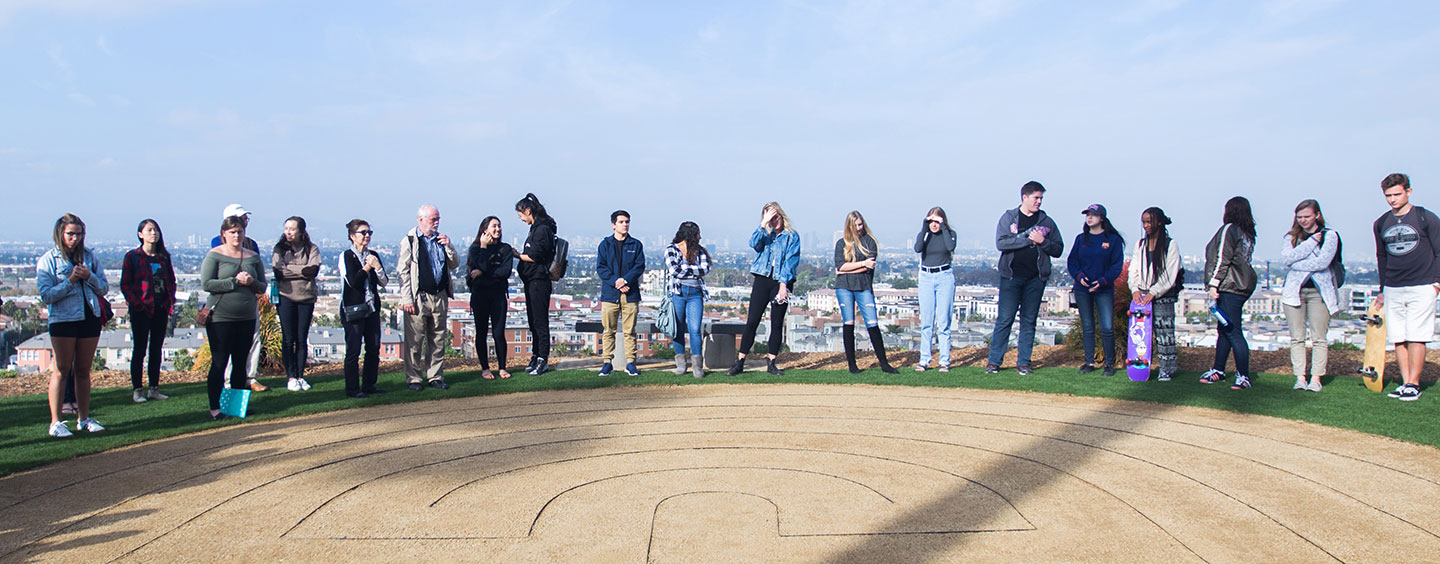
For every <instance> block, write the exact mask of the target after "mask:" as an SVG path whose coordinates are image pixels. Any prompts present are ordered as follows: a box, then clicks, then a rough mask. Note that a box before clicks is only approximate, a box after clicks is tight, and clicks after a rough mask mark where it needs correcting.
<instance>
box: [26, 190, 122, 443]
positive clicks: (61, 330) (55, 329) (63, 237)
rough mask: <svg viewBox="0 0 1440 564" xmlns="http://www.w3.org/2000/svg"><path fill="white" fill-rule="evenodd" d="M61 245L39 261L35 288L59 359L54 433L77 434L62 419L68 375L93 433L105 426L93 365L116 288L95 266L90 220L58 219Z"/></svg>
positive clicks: (79, 424) (82, 421) (82, 419)
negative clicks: (93, 400)
mask: <svg viewBox="0 0 1440 564" xmlns="http://www.w3.org/2000/svg"><path fill="white" fill-rule="evenodd" d="M51 237H52V238H53V239H54V241H55V248H53V249H50V250H49V251H47V252H46V253H45V254H44V255H42V256H41V257H40V260H39V261H38V262H37V263H36V265H35V287H36V289H37V290H38V291H39V292H40V299H41V300H43V301H44V302H45V304H46V306H47V310H48V312H49V317H50V347H51V349H52V350H54V352H55V362H54V364H52V365H51V367H50V389H49V396H50V430H49V433H50V436H52V437H62V438H63V437H69V436H72V434H71V433H70V429H69V428H67V427H66V426H65V421H63V420H61V419H60V403H61V400H62V397H61V394H62V393H63V392H62V391H61V386H62V385H63V384H64V381H65V375H66V374H72V375H73V378H74V379H75V399H76V404H77V405H76V411H77V413H78V415H79V419H78V420H77V421H76V422H75V426H76V428H78V429H80V430H82V431H86V432H89V433H99V432H101V431H104V430H105V427H102V426H101V425H100V423H99V422H98V421H96V420H95V419H93V418H91V417H90V363H91V362H92V361H93V360H94V358H95V348H96V347H97V346H98V345H99V344H100V328H101V326H102V325H103V323H102V322H101V319H100V315H101V307H103V306H102V304H101V303H100V302H101V301H102V300H104V299H105V294H106V293H108V292H109V291H110V284H109V282H107V281H106V280H105V271H104V270H102V269H101V268H100V267H99V265H97V264H95V255H94V254H92V253H91V252H90V251H89V250H88V249H86V248H85V222H83V221H80V218H79V217H76V216H75V214H69V213H67V214H65V215H62V216H60V219H57V220H55V229H54V231H53V232H52V233H51Z"/></svg>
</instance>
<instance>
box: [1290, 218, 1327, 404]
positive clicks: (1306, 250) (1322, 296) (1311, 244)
mask: <svg viewBox="0 0 1440 564" xmlns="http://www.w3.org/2000/svg"><path fill="white" fill-rule="evenodd" d="M1284 240H1285V242H1284V243H1283V244H1281V245H1280V261H1281V262H1284V263H1285V266H1288V267H1290V272H1288V273H1286V274H1285V286H1284V289H1282V290H1281V291H1280V304H1281V305H1282V306H1283V307H1284V308H1285V321H1286V322H1287V323H1288V325H1289V326H1290V369H1291V372H1293V373H1294V374H1295V389H1297V390H1309V391H1312V392H1318V391H1320V388H1321V384H1320V378H1321V377H1323V376H1325V364H1326V361H1327V358H1328V353H1329V348H1330V343H1329V341H1327V340H1326V339H1325V334H1326V333H1328V332H1329V330H1330V316H1331V315H1334V314H1335V313H1337V312H1339V311H1340V299H1339V295H1338V294H1337V293H1336V283H1337V282H1338V281H1337V280H1335V276H1334V275H1333V274H1331V272H1330V265H1331V263H1333V262H1334V261H1335V257H1337V256H1339V255H1340V235H1339V234H1338V233H1336V232H1335V230H1333V229H1327V228H1326V227H1325V216H1324V215H1322V214H1321V213H1320V202H1317V201H1315V200H1305V201H1303V202H1300V205H1297V206H1295V222H1294V224H1293V225H1291V227H1290V231H1289V232H1288V233H1286V234H1285V236H1284ZM1307 322H1308V323H1309V325H1310V343H1311V351H1312V352H1311V353H1310V354H1311V357H1310V380H1309V381H1308V382H1307V381H1306V380H1305V325H1306V323H1307Z"/></svg>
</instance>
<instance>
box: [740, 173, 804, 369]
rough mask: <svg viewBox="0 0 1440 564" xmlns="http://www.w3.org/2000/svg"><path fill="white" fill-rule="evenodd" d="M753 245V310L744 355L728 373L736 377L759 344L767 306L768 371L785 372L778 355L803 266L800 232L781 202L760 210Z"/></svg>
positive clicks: (742, 340)
mask: <svg viewBox="0 0 1440 564" xmlns="http://www.w3.org/2000/svg"><path fill="white" fill-rule="evenodd" d="M750 248H752V249H755V252H757V253H759V254H758V255H756V257H755V261H754V262H753V263H751V264H750V274H752V275H754V277H755V280H754V286H752V287H751V289H750V313H749V315H747V316H746V318H745V334H744V335H743V336H741V338H740V358H739V359H736V360H735V366H731V367H730V370H729V371H728V372H727V374H729V375H731V376H734V375H736V374H739V373H741V372H743V371H744V370H745V355H746V354H748V353H749V352H750V347H751V346H753V345H754V344H755V332H756V331H757V330H759V329H760V318H761V317H764V316H765V306H766V305H769V306H770V339H769V342H768V345H767V346H768V348H767V349H766V351H765V353H766V354H765V356H766V359H767V360H766V361H765V370H766V371H768V372H769V373H771V374H776V375H779V374H782V373H783V372H784V371H782V370H780V368H779V367H778V366H775V354H776V353H779V352H780V345H781V344H782V343H784V342H785V341H784V339H783V338H782V333H783V332H784V329H785V310H786V309H788V308H789V303H790V302H789V300H790V288H791V287H793V286H794V285H795V267H797V266H799V265H800V234H799V233H797V232H796V231H795V228H794V227H792V226H791V225H790V217H789V216H786V215H785V210H782V209H780V204H778V203H776V202H770V203H768V204H765V207H764V208H763V209H762V210H761V212H760V226H759V227H756V228H755V232H754V233H751V234H750Z"/></svg>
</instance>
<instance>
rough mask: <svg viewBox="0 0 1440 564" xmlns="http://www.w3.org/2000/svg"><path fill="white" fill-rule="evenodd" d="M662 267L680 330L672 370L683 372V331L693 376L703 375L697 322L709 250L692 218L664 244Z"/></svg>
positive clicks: (702, 307)
mask: <svg viewBox="0 0 1440 564" xmlns="http://www.w3.org/2000/svg"><path fill="white" fill-rule="evenodd" d="M665 268H666V269H667V270H669V272H670V284H669V286H668V287H667V288H666V289H665V291H666V292H668V293H669V294H670V296H671V299H672V300H674V302H675V314H676V315H675V316H676V318H677V321H679V322H680V329H681V333H680V335H679V336H678V337H676V338H675V344H674V346H675V373H676V374H684V373H685V361H686V354H685V332H686V331H687V330H688V332H689V333H690V354H689V357H690V358H689V361H690V369H691V372H692V373H693V374H694V376H695V377H696V378H704V377H705V369H704V364H705V361H704V358H705V357H704V356H702V355H701V353H700V325H701V322H702V321H704V311H705V300H707V299H709V298H710V292H709V291H708V290H706V289H705V275H706V274H707V273H709V272H710V253H708V252H706V251H705V247H704V246H702V245H700V226H699V225H696V224H695V222H693V221H687V222H685V223H681V224H680V229H678V230H676V231H675V240H674V241H672V242H671V244H670V246H668V247H665Z"/></svg>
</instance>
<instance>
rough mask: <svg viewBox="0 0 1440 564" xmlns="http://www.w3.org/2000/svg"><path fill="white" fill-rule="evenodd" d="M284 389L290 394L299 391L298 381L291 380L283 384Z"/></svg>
mask: <svg viewBox="0 0 1440 564" xmlns="http://www.w3.org/2000/svg"><path fill="white" fill-rule="evenodd" d="M285 389H287V390H290V391H292V392H298V391H300V380H298V379H295V378H291V379H290V381H289V382H287V383H286V384H285Z"/></svg>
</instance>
